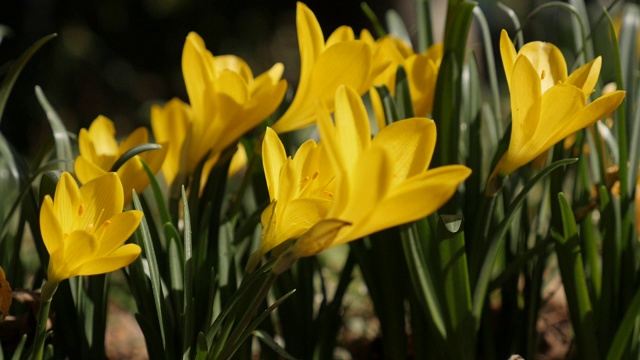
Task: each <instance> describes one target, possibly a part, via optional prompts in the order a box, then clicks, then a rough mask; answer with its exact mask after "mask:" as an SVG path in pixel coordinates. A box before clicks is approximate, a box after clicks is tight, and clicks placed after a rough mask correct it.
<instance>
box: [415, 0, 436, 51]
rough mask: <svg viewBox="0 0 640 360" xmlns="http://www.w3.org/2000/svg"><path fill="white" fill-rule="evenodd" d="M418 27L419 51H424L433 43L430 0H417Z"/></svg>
mask: <svg viewBox="0 0 640 360" xmlns="http://www.w3.org/2000/svg"><path fill="white" fill-rule="evenodd" d="M416 17H417V19H416V27H417V28H418V52H420V53H422V52H424V51H425V50H427V49H428V48H429V46H431V45H432V44H433V30H432V28H431V8H430V1H429V0H416Z"/></svg>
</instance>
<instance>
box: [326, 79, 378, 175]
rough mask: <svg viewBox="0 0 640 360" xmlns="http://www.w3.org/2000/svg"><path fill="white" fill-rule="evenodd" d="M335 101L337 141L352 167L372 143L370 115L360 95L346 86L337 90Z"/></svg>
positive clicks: (348, 165)
mask: <svg viewBox="0 0 640 360" xmlns="http://www.w3.org/2000/svg"><path fill="white" fill-rule="evenodd" d="M335 103H336V111H335V119H336V134H337V136H338V139H337V141H338V143H339V144H340V148H341V150H340V151H342V153H343V155H344V156H345V161H346V166H347V167H350V166H351V165H353V164H354V163H355V161H356V159H357V158H358V156H359V155H360V153H361V152H362V151H363V150H364V149H366V148H368V147H369V144H370V143H371V128H370V124H369V116H368V115H367V110H366V109H365V107H364V104H363V103H362V99H361V98H360V95H358V93H356V92H355V91H354V90H353V89H351V88H348V87H346V86H340V87H338V89H337V90H336V93H335ZM336 150H337V149H336Z"/></svg>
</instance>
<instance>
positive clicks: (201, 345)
mask: <svg viewBox="0 0 640 360" xmlns="http://www.w3.org/2000/svg"><path fill="white" fill-rule="evenodd" d="M208 353H209V349H208V348H207V339H206V338H205V336H204V334H203V333H202V331H200V332H199V333H198V338H197V340H196V357H195V359H196V360H205V359H206V358H207V354H208ZM185 355H186V354H185ZM184 358H187V359H188V357H184Z"/></svg>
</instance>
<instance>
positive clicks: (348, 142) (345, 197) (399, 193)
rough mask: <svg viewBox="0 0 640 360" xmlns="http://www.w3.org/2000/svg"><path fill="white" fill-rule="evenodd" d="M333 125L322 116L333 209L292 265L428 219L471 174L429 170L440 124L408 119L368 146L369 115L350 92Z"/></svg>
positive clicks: (298, 246)
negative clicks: (331, 176) (332, 174)
mask: <svg viewBox="0 0 640 360" xmlns="http://www.w3.org/2000/svg"><path fill="white" fill-rule="evenodd" d="M335 101H336V112H335V125H334V123H333V121H332V120H331V116H330V113H329V111H328V110H327V109H326V108H325V109H321V110H320V111H319V114H318V116H319V120H318V127H319V129H320V135H321V140H322V144H323V146H325V149H326V153H327V156H326V158H325V159H322V160H324V161H328V162H329V163H330V164H331V167H332V168H333V169H334V171H335V173H336V177H335V191H334V193H333V195H334V196H333V201H332V202H331V205H330V207H329V211H328V212H327V214H326V216H325V217H324V219H326V220H322V221H320V222H318V223H317V224H316V227H317V228H315V229H314V228H312V229H311V230H310V232H311V233H312V234H313V233H315V234H319V235H318V236H306V235H303V236H302V237H301V238H300V239H299V240H298V241H297V242H296V243H295V245H294V246H293V248H292V250H291V253H292V254H293V255H294V257H296V258H297V257H302V256H311V255H315V254H316V253H318V252H319V251H322V250H324V249H325V248H328V247H332V246H336V245H340V244H344V243H346V242H349V241H352V240H356V239H359V238H362V237H364V236H367V235H369V234H372V233H375V232H377V231H380V230H384V229H387V228H390V227H393V226H397V225H401V224H404V223H408V222H411V221H415V220H418V219H420V218H423V217H425V216H427V215H429V214H431V213H433V212H435V211H436V210H438V209H439V208H440V207H441V206H442V205H444V203H445V202H447V201H448V200H449V198H451V196H452V195H453V194H454V193H455V191H456V189H457V188H458V185H460V183H461V182H462V181H464V179H466V178H467V177H468V176H469V175H470V174H471V170H470V169H469V168H467V167H466V166H462V165H448V166H442V167H439V168H436V169H431V170H428V167H429V163H430V162H431V157H432V155H433V150H434V147H435V141H436V127H435V123H434V122H433V121H432V120H430V119H427V118H410V119H405V120H402V121H398V122H395V123H393V124H391V125H389V126H387V127H385V128H384V129H382V130H381V131H380V132H379V133H378V135H377V136H376V137H374V138H373V139H371V135H370V134H371V130H370V126H369V119H368V116H367V112H366V109H365V107H364V105H363V104H362V100H361V99H360V97H359V95H358V94H357V93H356V92H355V91H353V90H352V89H349V88H347V87H344V86H343V87H340V88H338V90H337V92H336V100H335Z"/></svg>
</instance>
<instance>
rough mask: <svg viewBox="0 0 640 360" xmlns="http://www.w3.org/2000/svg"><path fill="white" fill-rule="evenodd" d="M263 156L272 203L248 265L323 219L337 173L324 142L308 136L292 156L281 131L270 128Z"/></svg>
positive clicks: (267, 210)
mask: <svg viewBox="0 0 640 360" xmlns="http://www.w3.org/2000/svg"><path fill="white" fill-rule="evenodd" d="M262 156H263V165H264V173H265V178H266V180H267V188H268V189H269V198H270V204H269V206H268V207H267V208H266V209H265V210H264V211H263V212H262V217H261V222H262V228H263V232H262V242H261V243H260V248H259V249H258V251H256V252H255V253H254V254H253V255H252V257H251V260H250V266H248V268H253V267H254V265H255V264H256V263H257V261H258V260H259V259H260V257H262V255H264V254H265V253H267V252H268V251H271V250H272V249H273V248H275V247H277V246H279V245H280V244H283V243H285V242H286V241H288V240H292V239H297V238H298V237H300V236H301V235H302V234H304V233H305V232H306V231H307V230H309V229H310V228H311V227H313V226H314V225H315V224H316V223H318V222H319V221H320V220H322V219H324V218H325V216H326V214H327V211H328V210H329V206H330V204H331V201H332V199H333V179H334V177H335V175H334V173H333V169H331V168H330V163H329V162H328V161H327V160H326V156H327V154H326V153H325V151H324V148H323V146H322V144H316V142H315V141H313V140H307V141H306V142H305V143H303V144H302V145H301V146H300V148H298V151H297V152H296V154H295V156H294V157H293V158H291V157H287V154H286V152H285V150H284V146H283V145H282V142H281V141H280V139H279V138H278V135H277V134H276V133H275V131H273V130H272V129H271V128H267V131H266V133H265V136H264V141H263V142H262Z"/></svg>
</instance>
